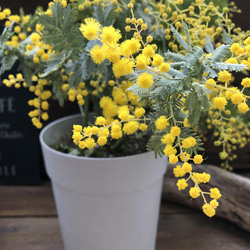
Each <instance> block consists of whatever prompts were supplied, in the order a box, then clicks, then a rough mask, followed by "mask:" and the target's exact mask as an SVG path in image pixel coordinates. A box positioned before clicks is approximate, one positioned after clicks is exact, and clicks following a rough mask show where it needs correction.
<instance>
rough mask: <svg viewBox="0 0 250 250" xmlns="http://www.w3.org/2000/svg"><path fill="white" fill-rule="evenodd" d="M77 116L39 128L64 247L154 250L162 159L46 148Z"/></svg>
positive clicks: (150, 155) (164, 161)
mask: <svg viewBox="0 0 250 250" xmlns="http://www.w3.org/2000/svg"><path fill="white" fill-rule="evenodd" d="M79 119H80V118H79V115H74V116H69V117H65V118H63V119H59V120H56V121H55V122H52V123H51V124H49V125H47V126H46V127H44V129H43V130H42V131H41V133H40V142H41V146H42V151H43V156H44V161H45V166H46V171H47V173H48V175H49V177H50V178H51V181H52V186H53V192H54V196H55V202H56V206H57V211H58V215H59V221H60V225H61V231H62V235H63V240H64V246H65V249H67V250H154V249H155V239H156V233H157V223H158V214H159V205H160V199H161V190H162V180H163V175H164V173H165V171H166V167H167V158H165V157H164V158H160V157H158V158H157V159H155V157H154V153H153V152H147V153H142V154H138V155H133V156H127V157H117V158H116V157H115V158H88V157H78V156H72V155H68V154H64V153H60V152H58V151H56V150H54V149H52V148H51V147H50V146H49V145H53V144H54V143H55V142H56V141H57V140H58V138H59V137H60V133H61V134H65V133H66V132H65V131H69V132H70V131H72V125H73V124H75V123H79Z"/></svg>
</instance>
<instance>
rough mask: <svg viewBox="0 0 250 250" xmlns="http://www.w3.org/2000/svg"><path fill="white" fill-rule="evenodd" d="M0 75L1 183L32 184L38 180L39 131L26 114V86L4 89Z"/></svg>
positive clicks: (27, 108) (39, 158)
mask: <svg viewBox="0 0 250 250" xmlns="http://www.w3.org/2000/svg"><path fill="white" fill-rule="evenodd" d="M2 80H3V78H2V79H1V78H0V183H1V184H6V185H34V184H38V183H39V182H40V165H41V153H40V147H39V139H38V138H39V137H38V135H39V130H38V129H36V128H35V127H34V126H33V125H32V123H31V120H30V118H29V116H28V112H29V111H30V110H31V108H30V107H29V106H28V103H27V102H28V100H29V99H32V98H34V96H33V95H32V93H30V92H29V90H28V89H25V88H21V89H15V88H14V87H11V88H7V87H6V86H5V85H3V84H2Z"/></svg>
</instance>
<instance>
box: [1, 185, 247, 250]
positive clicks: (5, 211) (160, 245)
mask: <svg viewBox="0 0 250 250" xmlns="http://www.w3.org/2000/svg"><path fill="white" fill-rule="evenodd" d="M0 199H1V200H0V249H1V250H64V248H63V242H62V236H61V232H60V226H59V221H58V218H57V215H56V210H55V204H54V198H53V195H52V191H51V185H50V182H49V181H45V182H43V184H42V185H41V186H33V187H30V186H0ZM183 249H185V250H200V249H202V250H211V249H213V250H249V249H250V239H249V232H246V231H243V230H242V229H240V228H238V227H237V226H236V225H234V224H232V223H230V222H228V221H226V220H224V219H220V218H216V217H214V218H212V219H210V218H208V217H206V216H205V215H204V214H203V213H202V212H200V211H197V210H194V209H192V208H190V207H187V206H182V205H180V204H177V203H175V202H170V201H166V200H163V201H162V204H161V209H160V218H159V226H158V235H157V246H156V250H183ZM80 250H85V249H84V248H83V249H80ZM87 250H88V249H87ZM98 250H99V249H98ZM101 250H102V249H101ZM103 250H106V249H103Z"/></svg>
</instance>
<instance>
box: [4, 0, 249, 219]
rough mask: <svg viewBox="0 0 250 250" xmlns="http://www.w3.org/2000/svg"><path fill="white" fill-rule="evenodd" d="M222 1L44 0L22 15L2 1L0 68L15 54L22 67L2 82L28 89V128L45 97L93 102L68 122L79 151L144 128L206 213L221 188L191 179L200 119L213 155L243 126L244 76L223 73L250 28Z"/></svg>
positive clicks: (242, 50)
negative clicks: (44, 5) (239, 24)
mask: <svg viewBox="0 0 250 250" xmlns="http://www.w3.org/2000/svg"><path fill="white" fill-rule="evenodd" d="M215 3H216V4H215ZM232 11H238V10H237V8H236V7H235V6H234V4H231V5H228V6H223V4H221V5H218V4H217V2H216V1H210V2H209V3H207V1H205V0H194V1H191V2H190V4H189V3H188V4H187V3H185V1H183V0H169V1H167V3H164V2H162V1H146V2H145V1H133V0H132V1H127V0H125V1H119V0H114V1H109V0H94V1H81V0H70V1H66V0H54V1H53V2H50V3H49V5H48V9H47V10H45V11H42V10H41V9H39V10H37V12H36V13H35V15H34V16H22V18H21V17H19V16H14V15H11V11H10V10H8V9H5V10H3V11H1V12H0V20H5V26H6V29H5V31H4V35H3V36H2V37H1V40H0V52H1V53H0V54H2V55H3V60H2V62H3V63H2V66H1V72H2V73H4V72H5V71H7V70H9V69H11V68H12V67H13V66H14V64H15V63H16V62H17V61H18V60H19V61H21V64H20V70H21V71H23V74H20V73H19V74H17V75H15V76H14V75H9V77H8V78H7V79H5V80H4V81H3V82H4V84H5V85H6V86H8V87H11V86H14V87H16V88H19V87H21V85H22V86H23V87H28V89H29V90H30V91H31V92H33V93H34V95H35V98H34V99H32V100H29V102H28V103H29V105H30V106H33V107H34V109H33V110H32V111H31V112H30V113H29V116H30V117H31V119H32V122H33V124H34V125H35V126H36V127H38V128H41V127H42V121H43V120H47V119H48V109H49V99H50V98H56V99H58V101H59V103H60V104H63V102H64V100H69V101H72V102H75V101H76V102H77V103H78V105H79V107H80V110H81V111H82V112H83V111H84V112H85V116H84V117H88V115H87V114H88V112H89V111H90V110H91V109H92V110H93V109H94V111H95V115H94V116H96V119H95V122H94V123H93V125H90V124H89V123H88V120H87V119H85V124H79V125H74V127H73V136H72V138H73V141H74V143H75V144H76V145H78V147H79V150H80V151H84V152H85V153H86V151H88V152H93V151H95V150H96V149H100V148H101V149H103V148H105V147H108V146H109V145H110V144H111V143H112V142H114V141H115V142H118V143H115V145H116V144H119V141H121V140H122V139H123V138H124V137H126V138H127V136H128V135H133V136H134V138H135V140H134V141H133V143H132V144H136V143H138V141H139V140H141V139H142V138H143V137H146V136H148V135H150V139H149V140H148V144H147V149H148V150H153V151H155V152H156V155H157V154H158V155H160V156H162V155H166V156H168V158H169V162H170V163H171V164H176V166H175V167H174V175H175V176H176V177H177V178H179V179H178V181H177V187H178V189H179V190H184V189H186V188H187V187H189V194H190V196H191V198H193V199H194V198H198V197H202V199H203V201H204V205H203V211H204V213H205V214H206V215H208V216H209V217H212V216H213V215H214V214H215V209H216V207H218V205H219V203H218V201H217V200H218V199H219V198H220V197H221V194H220V192H219V190H218V189H217V188H211V189H210V190H208V191H203V190H202V189H201V188H200V184H201V183H208V182H209V180H210V175H209V174H207V173H198V172H196V171H195V165H196V164H201V163H202V162H203V160H204V158H205V157H204V155H205V154H204V153H202V151H203V148H202V144H203V143H202V141H201V139H200V137H202V134H201V132H200V130H199V128H201V126H200V124H201V123H202V122H203V120H204V121H206V127H207V128H208V129H213V131H214V136H216V137H217V139H216V141H215V146H219V145H222V146H223V150H222V151H221V153H220V157H221V159H226V160H227V159H230V158H231V157H232V156H231V155H230V154H231V152H232V150H233V149H234V147H235V145H236V144H239V145H240V146H243V145H246V143H247V139H246V138H247V136H248V135H249V134H250V132H249V129H248V125H247V122H246V120H245V114H246V113H247V112H248V110H249V107H248V103H247V100H248V99H249V96H248V94H247V89H248V88H249V87H250V79H249V78H248V77H245V78H244V79H243V80H242V82H241V84H240V86H235V84H234V82H233V75H232V72H239V71H241V72H244V71H245V72H246V71H247V70H249V69H250V59H249V55H250V47H249V46H250V38H249V37H248V36H249V32H243V31H241V30H240V29H239V28H236V27H235V25H234V24H233V23H232V21H231V19H230V17H231V13H232ZM59 13H60V14H59ZM100 13H102V15H99V14H100ZM124 16H125V17H126V18H124ZM65 17H67V18H65ZM93 17H95V18H93ZM110 24H112V25H110ZM12 32H13V33H12ZM225 38H227V39H225ZM223 39H224V40H228V41H232V43H231V44H230V45H229V44H228V45H224V44H221V43H222V40H223ZM203 117H205V118H204V119H203V120H202V118H203ZM198 135H200V137H199V136H198ZM146 138H147V139H148V137H146ZM202 138H204V137H202ZM244 138H245V139H244ZM126 142H128V140H126Z"/></svg>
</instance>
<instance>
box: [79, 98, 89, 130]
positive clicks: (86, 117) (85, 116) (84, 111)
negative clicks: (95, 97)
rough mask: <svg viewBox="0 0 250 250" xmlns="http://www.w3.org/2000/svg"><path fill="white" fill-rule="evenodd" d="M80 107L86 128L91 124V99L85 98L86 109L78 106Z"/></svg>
mask: <svg viewBox="0 0 250 250" xmlns="http://www.w3.org/2000/svg"><path fill="white" fill-rule="evenodd" d="M78 106H79V110H80V113H81V116H82V119H83V126H84V127H86V126H88V123H89V98H88V96H86V98H85V104H84V108H83V106H82V105H78Z"/></svg>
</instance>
